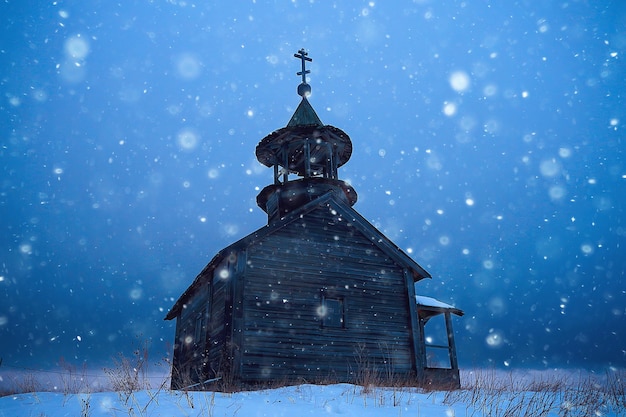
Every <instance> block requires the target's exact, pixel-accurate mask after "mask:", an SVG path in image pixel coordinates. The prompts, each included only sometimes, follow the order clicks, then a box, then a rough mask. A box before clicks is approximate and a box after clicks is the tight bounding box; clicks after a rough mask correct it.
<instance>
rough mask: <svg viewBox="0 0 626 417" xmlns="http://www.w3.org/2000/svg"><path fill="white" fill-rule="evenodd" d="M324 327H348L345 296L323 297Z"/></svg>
mask: <svg viewBox="0 0 626 417" xmlns="http://www.w3.org/2000/svg"><path fill="white" fill-rule="evenodd" d="M322 306H323V315H322V327H327V328H335V329H343V328H345V327H346V318H345V308H344V300H343V298H329V297H324V298H322Z"/></svg>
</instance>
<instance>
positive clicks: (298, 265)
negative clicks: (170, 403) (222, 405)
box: [165, 50, 463, 389]
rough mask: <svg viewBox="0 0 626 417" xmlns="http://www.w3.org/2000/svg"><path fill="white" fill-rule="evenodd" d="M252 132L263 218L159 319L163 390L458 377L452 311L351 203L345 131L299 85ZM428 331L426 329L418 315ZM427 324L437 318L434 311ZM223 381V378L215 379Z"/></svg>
mask: <svg viewBox="0 0 626 417" xmlns="http://www.w3.org/2000/svg"><path fill="white" fill-rule="evenodd" d="M294 56H295V57H297V58H299V59H300V60H301V61H302V71H300V72H298V75H301V76H302V83H301V84H300V85H299V86H298V94H299V95H300V96H301V97H302V101H301V102H300V105H299V106H298V108H297V109H296V111H295V113H294V114H293V116H292V118H291V120H290V121H289V123H288V124H287V126H286V127H284V128H282V129H279V130H277V131H275V132H273V133H271V134H269V135H268V136H266V137H265V138H263V140H261V141H260V142H259V144H258V145H257V148H256V156H257V158H258V160H259V161H260V162H261V163H262V164H263V165H265V166H267V167H271V168H273V174H274V181H273V183H272V184H270V185H268V186H267V187H265V188H264V189H263V190H262V191H261V192H260V193H259V195H258V196H257V203H258V205H259V206H260V207H261V209H263V210H264V211H265V212H266V213H267V216H268V224H267V225H266V226H264V227H262V228H261V229H259V230H257V231H255V232H254V233H251V234H250V235H248V236H246V237H244V238H242V239H241V240H239V241H237V242H235V243H233V244H231V245H230V246H228V247H226V248H224V249H222V250H221V251H220V252H219V253H218V254H217V255H215V257H214V258H213V259H212V260H211V261H210V262H209V264H208V265H207V266H206V267H205V268H204V269H203V270H202V272H200V274H199V275H198V276H197V277H196V279H195V280H194V281H193V283H192V284H191V286H190V287H189V288H188V289H187V290H186V291H185V292H184V293H183V294H182V295H181V296H180V298H179V299H178V300H177V301H176V303H175V304H174V306H173V307H172V308H171V310H170V311H169V312H168V314H167V316H166V317H165V319H166V320H172V319H176V338H175V344H174V355H173V363H172V382H171V385H172V388H173V389H182V388H190V387H192V388H196V389H216V388H217V389H219V387H220V386H224V387H225V386H228V387H230V389H233V387H244V386H250V385H258V384H267V383H273V384H296V383H305V382H353V383H365V382H367V379H368V378H369V379H370V380H371V379H375V380H376V381H378V382H379V383H386V382H387V383H393V382H397V381H402V382H404V383H409V384H414V385H415V386H423V385H428V384H438V385H442V384H443V385H445V386H448V387H451V388H454V387H458V386H459V369H458V363H457V357H456V351H455V344H454V333H453V330H452V320H451V315H452V314H454V315H459V316H460V315H462V314H463V312H462V311H461V310H459V309H456V308H454V307H452V306H450V305H447V304H445V303H442V302H439V301H437V300H434V299H432V298H429V297H423V296H417V295H416V293H415V284H416V283H417V282H418V281H420V280H422V279H424V278H429V277H430V274H429V273H428V272H427V271H425V270H424V268H422V267H421V266H420V265H418V264H417V262H415V261H414V260H413V259H411V258H410V257H409V256H408V255H407V254H406V253H405V252H403V251H402V250H401V249H400V248H399V247H397V246H396V245H395V244H394V243H393V242H391V241H390V240H389V239H388V238H387V237H386V236H385V235H384V234H383V233H381V232H380V231H379V230H377V229H376V228H375V227H374V226H373V225H372V224H371V223H370V222H368V221H367V220H366V219H365V218H363V216H361V215H360V214H359V213H357V212H356V211H355V210H354V209H353V208H352V206H353V205H354V204H355V203H356V201H357V194H356V192H355V191H354V189H353V188H352V187H351V186H350V185H349V184H347V183H346V182H344V181H342V180H340V179H339V176H338V168H339V167H341V166H342V165H343V164H345V163H346V162H348V160H349V159H350V156H351V154H352V142H351V141H350V138H349V136H348V135H347V134H346V133H345V132H344V131H342V130H341V129H338V128H336V127H334V126H330V125H325V124H323V123H322V122H321V120H320V119H319V117H318V116H317V114H316V112H315V110H314V109H313V108H312V107H311V104H310V103H309V101H308V99H307V97H308V95H309V94H310V91H311V87H310V86H309V85H308V84H307V83H306V74H308V73H309V71H308V70H306V68H305V65H306V63H307V62H310V61H311V58H309V57H308V56H307V53H306V52H305V51H304V50H300V51H298V53H297V54H295V55H294ZM435 317H439V318H440V319H439V320H440V321H441V323H440V324H439V325H438V326H432V327H433V328H437V329H439V333H442V334H439V335H434V336H431V335H429V333H428V332H429V327H430V326H427V323H429V322H430V321H431V319H433V318H435ZM433 322H435V320H433ZM221 384H224V385H221Z"/></svg>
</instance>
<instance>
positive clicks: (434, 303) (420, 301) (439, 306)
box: [415, 295, 464, 316]
mask: <svg viewBox="0 0 626 417" xmlns="http://www.w3.org/2000/svg"><path fill="white" fill-rule="evenodd" d="M415 302H416V303H417V308H418V310H419V308H420V307H423V308H424V310H431V311H434V312H438V313H445V312H446V311H449V312H451V313H454V314H456V315H457V316H462V315H463V314H464V313H463V310H460V309H458V308H456V307H454V306H451V305H450V304H446V303H444V302H443V301H439V300H437V299H435V298H432V297H426V296H424V295H416V296H415Z"/></svg>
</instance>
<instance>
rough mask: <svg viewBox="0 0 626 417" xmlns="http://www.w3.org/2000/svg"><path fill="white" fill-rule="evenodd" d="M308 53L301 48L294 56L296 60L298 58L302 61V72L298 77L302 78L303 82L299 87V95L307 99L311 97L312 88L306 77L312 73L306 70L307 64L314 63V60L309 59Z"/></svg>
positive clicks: (298, 73)
mask: <svg viewBox="0 0 626 417" xmlns="http://www.w3.org/2000/svg"><path fill="white" fill-rule="evenodd" d="M308 55H309V54H308V52H306V51H305V50H304V48H301V49H300V50H299V51H298V53H297V54H293V56H294V57H295V58H298V59H300V60H301V61H302V71H299V72H297V73H296V74H297V75H301V76H302V82H301V83H300V85H299V86H298V95H299V96H302V97H307V96H309V95H311V86H310V85H309V84H307V82H306V75H307V74H310V73H311V71H310V70H308V69H306V62H307V61H308V62H313V59H311V58H309V57H308Z"/></svg>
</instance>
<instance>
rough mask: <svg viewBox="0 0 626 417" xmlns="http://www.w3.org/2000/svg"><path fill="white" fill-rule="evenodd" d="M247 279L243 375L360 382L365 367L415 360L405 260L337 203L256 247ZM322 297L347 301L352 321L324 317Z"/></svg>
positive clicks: (406, 369) (404, 365) (388, 368)
mask: <svg viewBox="0 0 626 417" xmlns="http://www.w3.org/2000/svg"><path fill="white" fill-rule="evenodd" d="M239 279H241V280H243V284H242V288H243V294H242V296H243V305H242V310H243V320H242V326H243V329H242V331H243V334H242V336H241V344H242V346H241V351H240V352H239V354H240V358H241V359H240V360H241V367H240V372H241V377H242V379H243V380H267V379H272V380H278V381H280V380H282V379H300V380H308V381H314V380H323V379H326V378H335V379H339V380H344V381H353V380H355V378H356V377H358V374H359V372H360V371H362V370H363V368H365V367H368V368H369V369H370V370H371V369H377V370H378V371H379V372H380V373H381V374H387V375H390V374H394V375H398V376H407V375H410V374H412V372H413V370H414V369H415V364H414V358H413V352H414V346H413V344H412V343H413V339H412V333H411V322H410V317H409V299H408V293H407V288H406V279H405V275H404V270H403V268H402V267H400V266H398V265H396V264H395V263H394V262H393V261H392V260H391V259H390V258H389V257H388V256H386V255H385V253H384V252H382V251H381V250H380V249H379V248H378V247H377V246H376V245H374V244H373V243H372V242H371V239H370V238H369V237H367V236H364V235H363V234H361V232H359V231H358V230H356V228H355V227H354V226H353V225H351V224H350V221H349V219H343V218H340V217H339V216H338V215H337V214H336V213H335V212H334V211H332V210H331V209H330V208H329V209H324V208H323V209H319V210H316V211H313V212H311V213H309V214H307V215H306V217H304V218H302V219H300V220H298V221H295V222H292V223H290V224H288V225H286V226H285V227H284V228H282V229H280V230H278V231H275V232H274V233H272V234H270V235H269V236H267V237H266V238H264V239H262V240H260V241H257V242H255V243H253V244H252V245H251V246H249V247H248V248H247V262H246V270H245V272H244V273H243V274H242V277H241V278H239ZM323 296H327V297H331V298H336V299H341V300H342V302H343V305H344V309H345V328H334V327H323V326H322V323H321V318H320V316H319V315H318V308H319V307H320V305H321V303H322V297H323Z"/></svg>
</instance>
